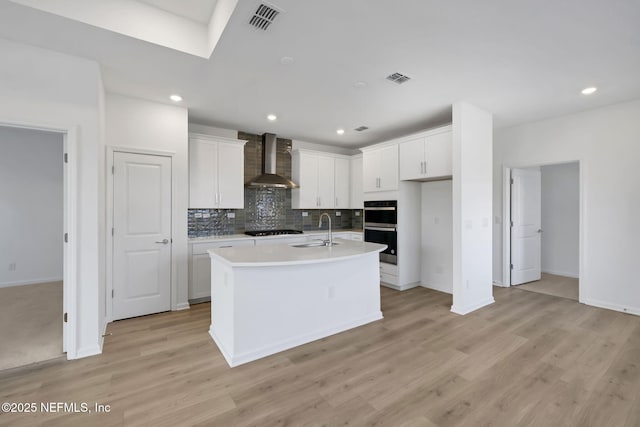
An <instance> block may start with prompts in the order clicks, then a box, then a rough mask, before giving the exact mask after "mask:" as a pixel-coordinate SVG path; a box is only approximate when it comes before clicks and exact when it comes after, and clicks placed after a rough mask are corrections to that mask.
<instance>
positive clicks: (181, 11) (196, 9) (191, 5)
mask: <svg viewBox="0 0 640 427" xmlns="http://www.w3.org/2000/svg"><path fill="white" fill-rule="evenodd" d="M138 1H139V2H141V3H146V4H148V5H149V6H153V7H157V8H158V9H162V10H164V11H165V12H169V13H173V14H175V15H178V16H182V17H183V18H187V19H190V20H192V21H195V22H197V23H199V24H203V25H208V24H209V20H210V19H211V15H212V14H213V9H215V7H216V0H138Z"/></svg>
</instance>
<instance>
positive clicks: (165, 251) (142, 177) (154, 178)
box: [112, 152, 171, 320]
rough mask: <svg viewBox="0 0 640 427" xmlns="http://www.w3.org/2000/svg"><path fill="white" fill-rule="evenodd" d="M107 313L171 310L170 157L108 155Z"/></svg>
mask: <svg viewBox="0 0 640 427" xmlns="http://www.w3.org/2000/svg"><path fill="white" fill-rule="evenodd" d="M113 163H114V174H113V226H114V237H113V295H112V296H113V318H114V320H117V319H124V318H128V317H134V316H141V315H144V314H151V313H159V312H162V311H168V310H170V309H171V158H170V157H164V156H154V155H147V154H133V153H120V152H115V153H114V154H113Z"/></svg>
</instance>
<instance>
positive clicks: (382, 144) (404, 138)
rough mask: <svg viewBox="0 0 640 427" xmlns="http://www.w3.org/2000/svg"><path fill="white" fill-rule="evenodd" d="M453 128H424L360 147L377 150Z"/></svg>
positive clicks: (448, 126) (450, 126) (446, 126)
mask: <svg viewBox="0 0 640 427" xmlns="http://www.w3.org/2000/svg"><path fill="white" fill-rule="evenodd" d="M452 130H453V126H452V125H445V126H438V127H435V128H431V129H427V130H423V131H420V132H417V133H412V134H411V135H405V136H401V137H399V138H394V139H390V140H389V141H384V142H379V143H377V144H373V145H367V146H366V147H362V148H360V151H362V152H363V153H364V152H365V151H369V150H375V149H377V148H380V147H385V146H390V145H398V144H401V143H403V142H406V141H411V140H414V139H417V138H424V137H427V136H430V135H436V134H439V133H444V132H451V131H452Z"/></svg>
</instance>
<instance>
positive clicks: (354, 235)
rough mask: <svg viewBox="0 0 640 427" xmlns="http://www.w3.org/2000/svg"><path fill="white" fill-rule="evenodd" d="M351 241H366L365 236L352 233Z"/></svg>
mask: <svg viewBox="0 0 640 427" xmlns="http://www.w3.org/2000/svg"><path fill="white" fill-rule="evenodd" d="M351 240H355V241H356V242H362V241H363V240H364V236H363V235H362V233H356V232H352V233H351Z"/></svg>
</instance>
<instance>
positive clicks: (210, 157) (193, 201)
mask: <svg viewBox="0 0 640 427" xmlns="http://www.w3.org/2000/svg"><path fill="white" fill-rule="evenodd" d="M217 156H218V145H217V144H216V143H215V142H209V141H201V140H198V139H192V140H190V141H189V207H190V208H192V209H194V208H215V207H217V204H216V201H217V200H216V193H217V192H218V174H217V171H216V167H217Z"/></svg>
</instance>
